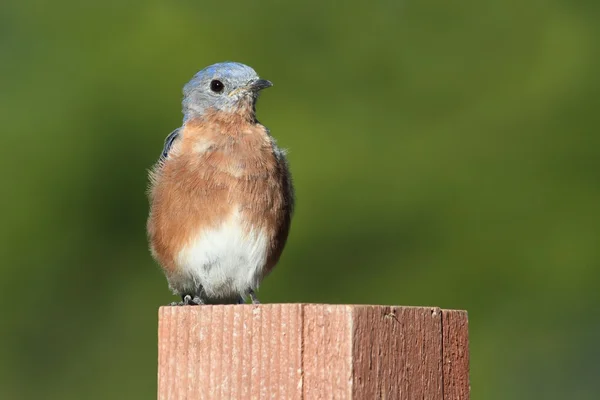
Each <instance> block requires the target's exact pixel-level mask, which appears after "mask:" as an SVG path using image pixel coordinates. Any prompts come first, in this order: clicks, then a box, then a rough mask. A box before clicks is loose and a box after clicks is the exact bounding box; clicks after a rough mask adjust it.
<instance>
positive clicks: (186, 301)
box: [170, 294, 204, 306]
mask: <svg viewBox="0 0 600 400" xmlns="http://www.w3.org/2000/svg"><path fill="white" fill-rule="evenodd" d="M181 300H182V301H179V302H178V301H174V302H172V303H171V304H170V305H171V306H199V305H201V304H204V301H203V300H202V299H201V298H200V296H194V297H192V296H191V295H189V294H186V295H184V296H181Z"/></svg>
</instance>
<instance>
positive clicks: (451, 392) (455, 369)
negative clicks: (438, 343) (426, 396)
mask: <svg viewBox="0 0 600 400" xmlns="http://www.w3.org/2000/svg"><path fill="white" fill-rule="evenodd" d="M468 324H469V321H468V316H467V312H466V311H460V310H442V340H443V348H444V375H443V376H444V400H468V399H469V392H470V390H471V386H470V382H469V329H468Z"/></svg>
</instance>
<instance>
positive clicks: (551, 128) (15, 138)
mask: <svg viewBox="0 0 600 400" xmlns="http://www.w3.org/2000/svg"><path fill="white" fill-rule="evenodd" d="M83 3H86V4H83ZM599 18H600V3H599V2H598V1H573V0H562V1H560V0H548V1H518V0H510V1H500V0H495V1H492V0H490V1H475V0H467V1H463V2H447V1H440V0H437V1H406V0H405V1H391V0H388V1H376V2H363V1H345V2H338V3H330V4H325V3H323V2H320V1H312V0H310V1H303V2H301V3H298V4H295V5H293V4H291V3H286V2H282V1H279V2H263V3H261V4H258V3H256V2H249V1H222V2H210V3H208V2H201V1H171V2H167V1H129V2H124V1H115V0H109V1H103V2H78V1H75V0H71V1H61V2H50V1H23V2H18V1H16V0H9V1H6V0H5V1H3V2H2V3H0V83H1V85H0V120H1V121H2V130H3V132H2V142H3V145H2V147H3V155H2V161H1V163H2V165H1V166H2V168H1V175H2V181H3V182H2V188H3V189H2V196H1V197H0V199H1V200H0V208H1V210H2V223H1V228H0V246H1V247H0V250H1V260H2V269H1V274H2V276H1V277H0V290H1V293H2V295H3V299H4V301H3V304H2V321H1V323H0V326H1V329H0V353H1V354H0V376H1V384H0V398H2V399H34V398H35V399H150V398H155V395H156V375H155V374H156V357H157V350H156V323H157V308H158V307H159V306H160V305H162V304H166V303H168V302H170V301H172V300H174V298H173V297H172V296H171V295H170V293H169V291H168V289H167V285H166V281H165V279H164V277H163V276H162V273H161V272H160V270H159V268H158V267H157V266H156V265H155V264H154V262H153V261H152V259H151V257H150V255H149V252H148V250H147V245H146V236H145V220H146V215H147V209H148V206H147V200H146V197H145V189H146V185H147V178H146V173H147V169H148V168H149V167H150V166H151V165H152V163H153V162H154V161H155V159H156V158H157V156H158V155H159V153H160V151H161V149H162V144H163V140H164V138H165V136H166V135H167V134H168V133H169V132H171V130H173V129H174V128H176V127H178V126H180V124H181V118H182V115H181V112H180V101H181V88H182V86H183V84H184V83H185V82H187V80H189V79H190V78H191V77H192V75H193V74H194V73H195V72H196V71H197V70H199V69H201V68H203V67H204V66H207V65H209V64H212V63H214V62H218V61H224V60H235V61H240V62H244V63H246V64H249V65H251V66H252V67H254V68H255V69H256V70H257V71H258V72H259V74H261V75H262V76H263V77H265V78H267V79H270V80H272V81H273V82H274V83H275V86H274V88H272V89H269V90H267V91H265V92H264V93H263V96H262V98H261V100H260V102H259V107H258V116H259V119H260V120H261V122H263V123H264V124H265V125H267V126H268V127H269V128H270V129H271V131H272V133H273V135H274V136H275V137H276V138H277V139H278V141H279V143H280V144H281V145H282V146H283V147H286V148H288V149H290V155H289V158H290V162H291V166H292V171H293V174H294V178H295V183H296V188H297V197H298V200H297V212H296V215H295V219H294V222H293V227H292V232H291V236H290V238H289V242H288V246H287V248H286V251H285V252H284V256H283V258H282V260H281V262H280V264H279V266H278V268H277V269H276V270H275V271H274V273H273V274H272V275H271V276H270V277H269V278H267V280H266V281H265V282H264V283H263V285H262V287H261V290H260V297H261V299H262V300H263V302H330V303H380V304H400V305H432V306H433V305H435V306H440V307H444V308H460V309H467V310H468V311H469V318H470V335H471V367H472V369H471V382H472V398H473V399H486V400H487V399H490V400H496V399H598V398H600V394H599V393H600V390H599V389H600V383H599V381H600V364H599V361H598V360H599V359H600V350H599V346H598V344H597V340H598V338H599V337H600V319H599V318H598V316H599V312H598V309H599V307H600V293H599V290H598V287H599V281H600V212H599V207H600V136H599V135H598V126H599V123H600V110H599V105H600V102H599V95H600V90H599V89H600V81H599V79H598V71H599V70H600V45H599V40H598V38H600V24H598V20H599Z"/></svg>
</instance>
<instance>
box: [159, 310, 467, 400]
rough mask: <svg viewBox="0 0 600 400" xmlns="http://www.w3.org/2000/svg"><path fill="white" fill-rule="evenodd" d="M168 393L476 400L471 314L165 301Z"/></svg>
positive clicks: (163, 361)
mask: <svg viewBox="0 0 600 400" xmlns="http://www.w3.org/2000/svg"><path fill="white" fill-rule="evenodd" d="M158 346H159V347H158V353H159V360H158V398H159V399H188V398H202V399H246V398H253V399H263V398H264V399H267V398H269V399H272V398H275V399H320V398H339V399H368V398H385V399H414V398H425V399H432V400H438V399H439V400H442V399H452V400H459V399H461V400H462V399H469V349H468V321H467V313H466V312H465V311H458V310H441V309H439V308H437V307H399V306H376V305H329V304H261V305H245V304H243V305H212V306H210V305H207V306H184V307H169V306H165V307H161V308H160V310H159V332H158Z"/></svg>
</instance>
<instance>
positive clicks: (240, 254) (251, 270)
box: [177, 210, 269, 298]
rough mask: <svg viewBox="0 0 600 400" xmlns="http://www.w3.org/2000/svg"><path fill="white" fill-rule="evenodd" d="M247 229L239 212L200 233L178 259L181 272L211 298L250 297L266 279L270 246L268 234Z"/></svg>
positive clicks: (181, 252) (180, 253)
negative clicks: (264, 272) (249, 292)
mask: <svg viewBox="0 0 600 400" xmlns="http://www.w3.org/2000/svg"><path fill="white" fill-rule="evenodd" d="M247 228H248V227H247V225H245V222H244V220H243V217H242V215H241V214H240V213H239V212H238V211H237V210H236V211H234V212H233V213H232V214H231V215H230V217H229V218H227V219H225V220H224V221H223V223H222V224H221V225H220V226H217V227H214V228H212V229H206V230H202V231H200V232H198V234H197V236H196V237H195V238H194V239H193V240H192V241H191V242H190V243H189V244H188V245H187V246H186V247H184V248H183V249H182V250H181V251H180V252H179V254H178V256H177V264H178V267H179V271H181V272H182V273H183V274H184V275H187V276H188V277H189V278H191V279H193V283H195V284H196V285H195V286H197V284H200V285H201V286H202V288H203V289H204V293H205V295H206V296H207V297H209V298H228V297H236V296H240V295H242V296H246V295H247V294H248V291H249V290H250V289H252V290H254V289H256V288H257V287H258V285H259V283H260V281H261V279H262V277H263V270H264V267H265V264H266V260H267V250H268V245H269V240H268V237H267V235H266V233H265V232H264V230H257V229H254V228H251V229H247ZM247 232H249V233H247ZM189 278H188V279H189ZM186 286H188V285H186Z"/></svg>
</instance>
